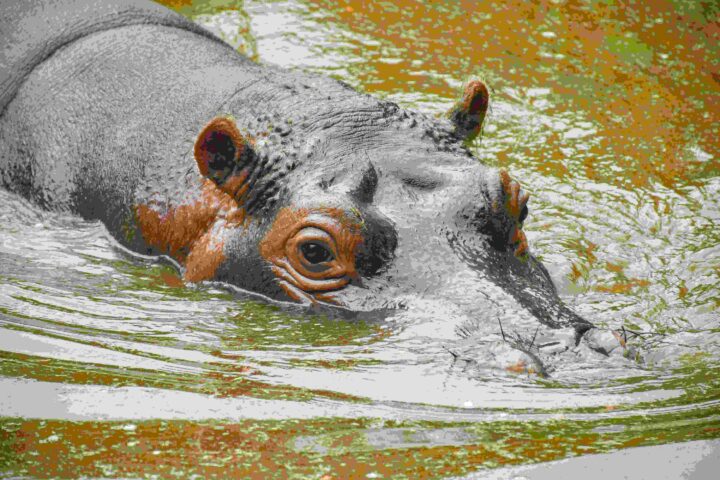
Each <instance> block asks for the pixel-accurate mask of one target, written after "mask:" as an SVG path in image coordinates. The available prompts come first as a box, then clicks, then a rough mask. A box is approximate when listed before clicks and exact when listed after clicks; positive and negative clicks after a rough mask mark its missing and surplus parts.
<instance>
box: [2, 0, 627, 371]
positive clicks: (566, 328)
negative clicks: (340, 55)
mask: <svg viewBox="0 0 720 480" xmlns="http://www.w3.org/2000/svg"><path fill="white" fill-rule="evenodd" d="M32 3H33V2H30V4H24V5H23V6H20V7H16V8H17V11H13V12H11V15H10V19H9V20H8V23H5V24H4V25H3V32H6V33H4V35H5V36H6V38H4V39H3V44H10V45H13V47H12V48H11V49H10V50H9V51H8V52H5V53H4V55H5V56H4V57H3V58H2V59H1V60H2V68H1V69H0V70H1V71H3V72H7V73H4V74H3V75H4V76H3V77H2V84H1V85H2V90H0V94H1V97H0V101H1V102H0V112H1V113H0V114H1V117H0V174H1V177H0V178H1V179H2V184H3V186H4V187H5V188H7V189H9V190H12V191H15V192H17V193H19V194H21V195H23V196H25V197H28V198H30V199H32V200H33V201H35V202H37V203H38V204H39V205H41V206H42V207H44V208H47V209H50V210H57V211H72V212H75V213H77V214H79V215H81V216H83V217H84V218H86V219H91V220H100V221H102V222H103V223H104V224H105V225H106V226H107V229H108V231H109V232H110V234H111V235H112V236H113V237H114V238H115V239H116V240H117V241H118V242H119V243H120V244H122V245H123V246H125V247H127V248H128V249H130V250H132V251H135V252H138V253H141V254H146V255H166V256H169V257H171V258H173V259H174V260H175V261H176V262H177V264H178V265H179V266H180V268H181V270H182V274H183V276H184V279H185V280H186V281H188V282H198V281H203V280H216V281H220V282H224V283H227V284H231V285H234V286H236V287H238V288H240V289H243V290H247V291H250V292H257V293H260V294H262V295H264V296H266V297H269V298H272V299H276V300H280V301H289V302H298V303H304V304H310V305H332V306H334V307H336V308H342V309H345V310H347V311H360V312H368V311H375V310H380V309H399V308H413V305H415V304H423V305H427V304H428V303H427V302H435V305H436V306H437V305H439V307H438V310H440V311H442V310H443V308H444V307H443V305H445V306H448V308H452V310H453V311H455V312H458V311H460V312H462V316H463V317H464V318H466V319H467V320H468V321H469V323H468V324H467V325H470V324H471V325H472V327H468V326H467V325H465V326H462V325H454V327H456V328H457V329H458V331H459V332H461V333H464V334H465V336H467V337H469V338H475V339H477V338H480V337H482V336H483V335H486V334H489V333H490V332H494V333H495V334H496V333H497V331H498V329H499V327H503V326H504V327H505V330H507V332H508V335H507V336H506V335H505V333H506V332H505V330H503V331H502V336H503V337H504V340H505V342H506V343H507V345H508V346H509V347H510V348H514V349H518V350H520V351H522V352H524V353H525V354H526V357H525V359H524V360H522V359H521V360H522V362H525V363H524V365H529V366H530V367H528V369H529V370H533V369H534V370H535V371H540V372H541V373H542V372H543V369H544V367H543V364H542V361H541V360H540V359H539V356H538V355H540V353H541V350H540V347H541V346H542V345H543V344H542V343H539V342H538V341H537V338H536V339H532V337H533V332H535V333H537V331H538V328H541V329H542V333H541V334H540V337H543V336H545V337H547V336H548V335H552V331H554V330H557V331H561V332H564V333H563V335H565V337H563V338H566V341H565V344H563V345H564V346H563V347H562V348H565V349H567V348H571V347H573V346H574V345H575V344H577V343H578V342H580V340H581V339H582V338H583V337H587V338H590V336H589V335H587V332H588V331H590V330H592V325H591V324H590V323H588V322H587V321H586V320H584V319H582V318H580V317H579V316H577V315H576V314H574V313H573V312H572V311H571V310H569V309H568V308H567V307H566V306H565V305H563V304H562V302H561V301H560V300H559V299H558V296H557V293H556V291H555V288H554V286H553V284H552V282H551V280H550V278H549V276H548V274H547V271H546V270H545V268H544V267H543V266H542V265H541V264H540V263H539V262H538V261H537V260H536V259H535V258H534V257H533V255H532V254H531V253H529V250H528V246H527V242H526V240H525V236H524V234H523V232H522V222H523V220H524V218H525V216H526V215H527V212H528V210H527V207H526V206H525V204H526V202H527V195H526V194H525V193H524V192H523V191H522V189H521V188H520V185H519V183H517V182H516V181H514V180H512V179H511V178H510V177H509V175H508V174H507V173H505V172H499V171H497V170H495V169H491V168H489V167H486V166H484V165H482V164H480V163H479V162H478V161H477V160H476V159H475V158H473V157H472V155H471V154H470V153H469V152H468V150H467V149H466V148H465V147H464V143H465V142H467V141H468V140H469V139H472V138H473V137H474V136H475V135H477V133H478V132H479V130H480V128H481V125H482V121H483V118H484V115H485V111H486V109H487V102H488V94H487V89H486V88H485V86H484V85H483V84H482V83H481V82H477V81H476V82H471V83H470V85H468V87H467V89H466V90H465V92H464V94H463V97H462V99H461V100H460V101H459V102H458V104H457V105H456V106H455V107H454V109H453V110H452V111H451V112H450V114H449V116H448V118H447V119H431V118H429V117H427V116H425V115H422V114H418V113H414V112H409V111H405V110H403V109H401V108H399V107H398V106H397V105H395V104H393V103H391V102H387V101H381V100H378V99H375V98H372V97H370V96H367V95H362V94H359V93H357V92H355V91H353V90H352V89H350V88H349V87H347V86H345V85H343V84H341V83H339V82H336V81H334V80H330V79H327V78H322V77H318V76H313V75H308V74H302V73H293V72H288V71H285V70H281V69H278V68H274V67H270V66H261V65H257V64H255V63H253V62H251V61H249V60H248V59H246V58H244V57H242V56H241V55H239V54H237V53H236V52H234V51H233V50H232V49H231V48H230V47H228V46H227V45H225V44H223V43H222V42H221V41H219V40H217V39H215V38H214V37H212V36H211V35H210V34H208V33H206V32H203V31H202V30H201V29H199V28H198V27H197V26H195V25H193V24H191V23H189V22H187V21H186V20H184V19H183V18H181V17H180V16H176V15H175V14H173V13H171V12H169V11H165V10H164V9H162V8H161V7H159V6H157V5H145V4H144V3H142V2H122V3H118V4H117V5H107V4H100V3H98V5H96V8H95V9H92V10H84V11H83V10H80V9H79V8H78V7H77V5H79V3H80V2H77V1H75V2H73V1H70V2H66V5H65V6H64V7H62V9H63V10H62V11H63V13H62V14H59V13H57V12H55V14H54V15H55V16H53V12H52V11H50V12H47V11H45V12H41V13H39V12H38V11H33V9H32V8H31V7H30V6H28V5H31V4H32ZM58 8H60V7H58ZM21 10H22V11H21ZM46 10H49V9H46ZM90 11H92V13H88V12H90ZM68 12H69V13H68ZM33 15H46V16H47V17H46V18H45V17H44V18H45V20H42V21H40V20H37V19H34V17H33ZM88 16H90V17H88ZM43 22H46V23H48V22H49V23H50V24H51V27H52V28H47V27H45V23H43ZM53 22H54V23H53ZM41 27H42V28H41ZM7 32H10V33H9V34H8V33H7ZM19 38H22V39H25V40H26V39H28V38H29V39H30V41H23V42H18V39H19ZM14 41H15V43H13V42H14ZM503 299H504V300H503ZM508 299H510V301H511V302H512V303H513V304H514V305H516V306H517V309H518V311H523V312H525V313H526V314H529V315H526V317H525V318H527V317H530V318H532V322H531V323H527V322H526V321H525V320H523V321H521V320H519V319H518V320H517V321H516V322H515V321H514V320H513V317H512V316H511V318H510V319H508V318H505V319H504V322H505V323H504V324H503V323H500V325H498V320H499V319H500V318H501V317H502V313H503V312H501V311H498V305H500V304H507V301H508ZM501 300H502V301H501ZM418 302H420V303H418ZM513 315H514V314H513ZM506 317H507V315H506ZM517 318H519V317H517ZM508 322H509V323H508ZM533 323H534V324H533ZM449 330H451V331H452V330H453V329H452V328H450V329H449ZM509 332H513V333H512V334H510V333H509ZM567 332H570V333H569V334H568V333H567ZM561 336H562V335H561ZM528 339H530V340H532V341H530V340H528ZM596 343H597V342H596ZM601 343H602V342H601ZM606 343H607V342H606ZM611 343H612V342H611ZM544 345H557V342H556V341H550V342H549V343H548V342H545V344H544ZM614 346H617V345H614ZM562 348H561V350H562ZM593 348H594V349H595V350H596V351H602V350H603V348H604V349H605V350H607V351H609V349H610V347H607V345H605V346H602V345H593ZM452 353H453V355H458V356H459V355H461V354H460V353H457V352H452ZM606 353H607V352H606ZM521 365H522V363H521Z"/></svg>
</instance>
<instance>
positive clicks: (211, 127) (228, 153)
mask: <svg viewBox="0 0 720 480" xmlns="http://www.w3.org/2000/svg"><path fill="white" fill-rule="evenodd" d="M249 153H250V144H249V142H248V140H247V139H246V138H245V137H243V135H242V134H241V133H240V131H239V130H238V128H237V126H236V125H235V122H234V121H233V120H231V119H229V118H225V117H218V118H214V119H213V120H211V121H210V123H208V124H207V125H206V126H205V128H203V129H202V131H201V132H200V134H199V135H198V137H197V140H195V161H196V162H197V165H198V169H199V170H200V173H201V174H202V176H204V177H206V178H209V179H210V180H212V181H214V182H215V183H216V184H218V185H222V184H223V183H224V182H225V180H227V179H228V177H230V176H231V175H232V174H233V172H235V171H236V170H237V168H238V167H242V164H243V163H246V162H247V160H248V155H249Z"/></svg>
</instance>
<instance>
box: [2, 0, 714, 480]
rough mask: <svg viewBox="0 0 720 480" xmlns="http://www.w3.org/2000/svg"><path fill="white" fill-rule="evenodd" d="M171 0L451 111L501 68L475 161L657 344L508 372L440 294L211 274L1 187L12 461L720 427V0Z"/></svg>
mask: <svg viewBox="0 0 720 480" xmlns="http://www.w3.org/2000/svg"><path fill="white" fill-rule="evenodd" d="M167 3H169V4H171V6H172V7H173V8H175V9H176V10H177V11H179V12H181V13H182V14H184V15H186V16H189V17H190V18H192V19H194V20H195V21H197V22H198V23H201V24H203V25H205V26H207V27H208V28H209V29H211V30H213V31H214V32H216V33H218V34H220V35H221V36H222V37H223V38H224V39H226V40H227V41H228V42H229V43H231V44H232V45H234V46H236V47H237V48H238V49H239V50H240V51H242V52H244V53H246V54H248V55H250V56H251V57H253V58H254V59H256V60H257V61H260V62H264V63H273V64H278V65H282V66H285V67H288V68H294V69H301V70H306V71H313V72H318V73H321V74H324V75H330V76H332V77H335V78H337V79H340V80H343V81H345V82H347V83H349V84H351V85H353V86H354V87H355V88H357V89H358V90H360V91H363V92H367V93H371V94H373V95H377V96H380V97H386V98H389V99H391V100H393V101H395V102H397V103H399V104H401V105H402V106H405V107H408V108H414V109H417V110H421V111H423V112H425V113H428V114H430V115H442V114H443V113H444V112H446V111H447V110H448V109H449V108H450V106H451V105H452V104H453V102H454V101H455V100H456V99H457V97H458V96H459V93H460V91H461V89H462V86H463V84H464V83H465V82H466V81H467V80H468V79H471V78H474V77H480V78H483V79H484V80H485V81H486V83H487V84H488V85H489V86H490V87H491V90H492V99H491V111H490V113H489V115H488V118H487V120H486V121H487V123H486V126H485V129H484V132H483V135H482V136H481V137H480V138H479V139H478V140H477V141H476V142H475V144H474V145H472V149H473V151H474V153H475V154H476V156H477V157H478V158H479V159H480V160H481V161H483V162H485V163H488V164H491V165H494V166H502V167H505V168H507V169H508V170H509V171H510V172H511V173H512V175H513V176H514V177H516V178H518V179H520V180H521V181H522V183H523V185H524V187H525V188H526V189H527V190H528V191H530V192H531V194H532V197H531V200H530V211H531V214H530V217H529V218H528V220H527V222H526V227H525V229H526V232H527V235H528V239H529V243H530V247H531V249H532V250H533V251H534V253H535V254H536V255H537V256H539V257H540V258H541V259H542V260H543V262H544V263H545V264H546V266H547V267H548V269H549V270H550V273H551V275H552V276H553V278H554V280H555V282H556V284H557V285H558V288H559V290H560V292H561V295H562V297H563V299H564V300H565V301H566V303H568V304H569V305H571V306H572V307H573V309H574V310H576V311H577V312H578V313H580V314H581V315H582V316H584V317H585V318H588V319H591V320H592V321H593V322H595V323H596V324H598V325H600V326H604V327H610V328H614V329H622V328H624V329H626V330H627V331H629V332H631V333H630V336H631V337H632V342H633V347H634V348H635V349H636V351H637V353H638V354H639V355H638V357H637V358H623V357H621V356H620V357H613V358H601V356H598V358H583V359H582V361H579V362H572V363H568V364H567V365H561V366H558V368H557V370H556V371H555V372H553V374H552V375H551V376H550V378H548V379H542V378H539V377H536V376H533V375H527V374H513V373H512V372H493V371H489V370H488V369H485V368H483V365H481V364H478V363H477V362H475V363H473V362H472V358H470V361H464V362H458V361H455V362H454V361H453V358H452V356H451V355H449V354H448V352H447V350H446V347H447V345H448V344H453V345H454V344H456V343H458V342H459V344H462V345H464V346H465V347H466V348H467V350H468V352H469V355H470V356H472V345H470V347H468V344H467V342H466V343H462V340H461V339H458V338H454V337H457V335H456V334H455V333H454V332H452V331H451V332H445V331H442V328H441V326H442V321H443V319H442V317H441V315H440V314H439V313H438V312H434V311H432V310H431V309H430V307H429V309H428V311H427V312H421V313H418V312H413V313H406V312H405V313H403V312H398V313H397V314H394V315H391V316H389V317H387V318H370V317H368V318H359V319H353V320H344V319H338V318H329V317H324V316H311V315H308V314H307V313H305V312H301V311H297V310H293V309H288V308H285V307H279V306H275V305H270V304H268V303H267V302H265V301H263V300H262V299H257V298H252V297H250V296H248V295H244V294H242V293H237V292H230V291H228V290H226V289H225V288H223V287H222V286H218V285H208V284H203V285H189V286H184V285H182V282H181V281H180V279H179V278H178V276H177V274H176V272H175V271H174V270H173V268H172V267H171V266H168V265H163V264H162V263H157V262H154V261H152V260H146V261H144V260H141V259H137V258H131V257H129V256H127V255H126V254H124V253H123V252H122V251H120V250H118V249H117V248H116V247H115V246H114V244H113V243H112V242H111V241H110V240H108V238H107V237H106V235H105V232H104V230H103V229H102V227H101V226H99V225H96V224H89V223H86V222H82V221H79V220H77V219H73V218H58V217H57V216H56V215H52V216H51V215H49V214H47V213H45V212H42V211H39V210H38V209H37V208H35V207H33V206H31V205H28V204H27V203H25V202H24V201H22V200H20V199H18V198H16V197H12V196H10V195H8V194H6V193H4V192H0V200H1V201H0V260H1V261H0V286H1V289H0V391H1V392H2V393H0V415H2V418H0V475H29V476H33V477H41V478H42V477H53V478H55V477H67V478H77V477H81V476H84V477H148V478H156V477H160V478H166V477H179V478H190V477H192V476H195V477H196V478H208V477H218V478H222V477H232V476H235V477H252V476H253V475H255V476H256V477H257V478H268V477H270V478H272V477H277V478H285V477H299V478H347V477H349V476H355V477H358V478H438V477H443V476H456V475H463V474H467V473H470V472H474V471H478V470H481V469H485V468H497V467H502V466H505V465H514V464H527V463H533V462H541V461H549V460H556V459H561V458H566V457H571V456H577V455H585V454H590V453H598V452H608V451H614V450H618V449H623V448H629V447H635V446H641V445H654V444H665V443H673V442H682V441H689V440H701V439H716V438H719V437H720V415H719V412H720V410H719V409H718V402H719V401H720V375H719V373H720V226H719V223H720V143H719V142H718V138H720V60H719V59H720V47H718V45H720V24H719V23H718V19H719V16H720V8H719V7H717V4H716V3H713V2H689V1H688V2H683V1H671V2H652V3H648V4H644V5H637V6H634V7H632V8H630V9H628V7H627V6H625V7H620V6H618V5H616V4H614V3H613V2H602V1H593V2H575V1H562V0H558V1H549V2H517V3H504V2H474V1H473V2H470V1H468V2H445V3H443V2H384V1H370V2H362V3H360V2H347V3H343V2H341V3H337V2H329V1H328V2H324V1H317V2H310V1H308V2H255V1H252V2H249V1H248V2H244V3H242V2H228V1H204V2H192V1H175V2H167ZM438 325H439V326H438Z"/></svg>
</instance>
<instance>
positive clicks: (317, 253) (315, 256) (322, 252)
mask: <svg viewBox="0 0 720 480" xmlns="http://www.w3.org/2000/svg"><path fill="white" fill-rule="evenodd" d="M300 252H301V253H302V256H303V258H304V259H305V261H307V262H308V263H309V264H311V265H317V264H319V263H325V262H330V261H332V260H333V254H332V252H331V251H330V249H329V248H328V247H327V246H326V245H324V244H322V243H320V242H305V243H303V244H302V245H301V246H300Z"/></svg>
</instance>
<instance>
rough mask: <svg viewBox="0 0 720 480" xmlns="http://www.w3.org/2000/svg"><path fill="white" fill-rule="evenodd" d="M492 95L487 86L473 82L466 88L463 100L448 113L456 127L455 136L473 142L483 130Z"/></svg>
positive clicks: (480, 82)
mask: <svg viewBox="0 0 720 480" xmlns="http://www.w3.org/2000/svg"><path fill="white" fill-rule="evenodd" d="M489 99H490V95H489V94H488V89H487V87H486V86H485V84H484V83H483V82H482V81H480V80H472V81H471V82H469V83H468V84H467V86H466V87H465V91H464V92H463V96H462V99H461V100H460V101H459V102H457V103H456V104H455V105H454V106H453V108H452V109H451V110H450V111H449V112H448V117H449V118H450V121H451V122H452V123H453V124H454V125H455V135H456V136H457V137H458V138H460V139H461V140H463V141H465V142H471V141H473V140H474V139H475V137H477V135H478V133H480V130H481V129H482V124H483V120H485V113H486V112H487V109H488V100H489Z"/></svg>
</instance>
